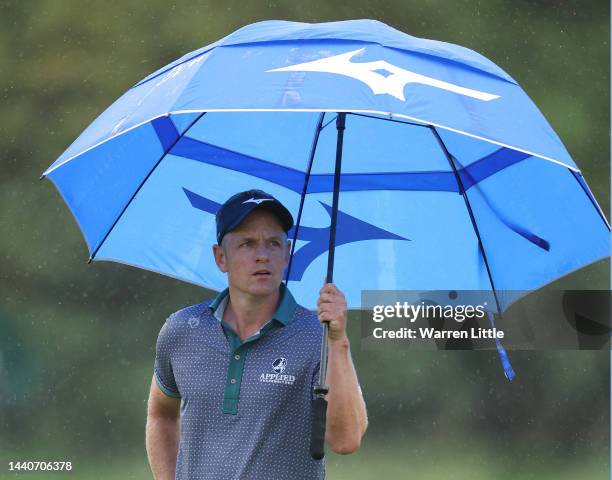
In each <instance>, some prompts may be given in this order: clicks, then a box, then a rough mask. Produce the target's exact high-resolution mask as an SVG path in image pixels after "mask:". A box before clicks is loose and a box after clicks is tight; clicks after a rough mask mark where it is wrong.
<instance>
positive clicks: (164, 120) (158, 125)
mask: <svg viewBox="0 0 612 480" xmlns="http://www.w3.org/2000/svg"><path fill="white" fill-rule="evenodd" d="M151 123H152V124H153V128H154V129H155V133H156V134H157V138H159V142H160V143H161V145H162V148H163V149H164V152H167V151H168V149H169V148H170V147H172V145H173V144H174V142H176V140H177V138H178V137H179V135H180V134H179V132H178V130H177V129H176V126H175V125H174V122H173V121H172V120H171V119H170V117H159V118H156V119H155V120H153V121H152V122H151Z"/></svg>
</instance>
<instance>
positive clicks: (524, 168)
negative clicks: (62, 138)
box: [43, 20, 610, 310]
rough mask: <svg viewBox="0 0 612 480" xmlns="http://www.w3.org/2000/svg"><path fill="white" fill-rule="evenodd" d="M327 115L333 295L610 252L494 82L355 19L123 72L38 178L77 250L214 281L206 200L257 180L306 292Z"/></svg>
mask: <svg viewBox="0 0 612 480" xmlns="http://www.w3.org/2000/svg"><path fill="white" fill-rule="evenodd" d="M338 112H347V115H346V119H345V120H346V129H345V131H344V142H343V148H344V152H343V156H342V175H341V180H340V191H341V193H340V199H339V209H338V213H337V215H338V217H337V231H336V246H337V249H336V251H335V278H334V281H335V282H336V283H337V284H338V285H339V286H340V287H341V289H342V290H343V291H344V292H345V294H346V296H347V300H348V303H349V307H351V308H358V307H359V306H360V301H361V297H360V295H361V291H362V290H436V289H455V290H459V289H460V290H471V289H473V290H487V289H491V288H494V289H496V290H498V291H502V290H504V291H507V290H522V291H527V290H532V289H535V288H538V287H540V286H542V285H544V284H547V283H549V282H551V281H552V280H554V279H556V278H558V277H560V276H563V275H565V274H566V273H569V272H571V271H573V270H575V269H577V268H580V267H582V266H584V265H586V264H588V263H591V262H594V261H596V260H599V259H601V258H603V257H606V256H608V255H609V252H610V229H609V225H608V223H607V220H606V218H605V217H604V215H603V213H602V211H601V209H600V208H599V206H598V205H597V202H596V200H595V199H594V197H593V196H592V194H591V192H590V190H589V188H588V186H587V185H586V183H585V182H584V180H583V178H582V176H581V174H580V171H579V169H578V167H577V166H576V164H575V163H574V162H573V161H572V159H571V157H570V155H569V154H568V152H567V151H566V149H565V148H564V146H563V144H562V142H561V141H560V140H559V138H558V137H557V135H556V134H555V132H554V131H553V130H552V128H551V127H550V126H549V124H548V123H547V121H546V120H545V118H544V117H543V116H542V114H541V113H540V112H539V110H538V109H537V107H536V106H535V105H534V104H533V102H532V101H531V100H530V99H529V97H528V96H527V95H526V94H525V92H524V91H523V90H522V89H521V87H520V86H519V85H518V84H517V82H516V81H515V80H514V79H513V78H512V77H510V76H509V75H508V74H507V73H505V72H504V71H503V70H502V69H500V68H499V67H498V66H496V65H495V64H494V63H492V62H491V61H489V60H487V59H486V58H484V57H483V56H481V55H479V54H477V53H475V52H473V51H471V50H469V49H466V48H463V47H459V46H456V45H451V44H448V43H443V42H438V41H432V40H424V39H419V38H415V37H412V36H410V35H407V34H404V33H402V32H399V31H397V30H395V29H393V28H391V27H389V26H387V25H385V24H383V23H380V22H376V21H372V20H352V21H344V22H333V23H323V24H304V23H294V22H283V21H266V22H260V23H256V24H253V25H249V26H246V27H244V28H242V29H240V30H238V31H236V32H234V33H232V34H230V35H228V36H227V37H225V38H223V39H221V40H219V41H218V42H216V43H214V44H211V45H208V46H206V47H203V48H201V49H199V50H196V51H194V52H192V53H189V54H187V55H185V56H184V57H182V58H180V59H178V60H177V61H175V62H173V63H171V64H170V65H168V66H167V67H164V68H162V69H160V70H159V71H157V72H155V73H153V74H151V75H150V76H148V77H147V78H145V79H144V80H142V81H141V82H139V83H137V84H136V85H134V86H133V87H132V88H131V89H130V90H128V91H127V92H126V93H125V94H124V95H123V96H122V97H121V98H119V99H118V100H117V101H116V102H115V103H114V104H113V105H111V106H110V107H109V108H108V109H107V110H106V111H105V112H104V113H103V114H102V115H100V116H99V117H98V118H97V119H96V120H95V121H94V122H93V123H92V124H91V125H90V126H89V127H88V128H87V129H86V130H85V131H84V132H83V133H82V134H81V136H80V137H79V138H78V139H77V140H76V141H75V142H74V143H73V144H72V145H71V146H70V147H69V148H68V149H67V150H66V151H65V152H64V153H63V154H62V155H61V156H60V157H59V158H58V159H57V161H56V162H54V163H53V165H51V166H50V167H49V168H48V169H47V170H46V171H45V173H44V174H43V175H44V176H46V177H49V178H50V179H51V180H52V181H53V183H54V184H55V186H56V187H57V188H58V190H59V191H60V193H61V194H62V196H63V198H64V200H65V201H66V203H67V204H68V206H69V207H70V209H71V211H72V213H73V214H74V216H75V218H76V220H77V222H78V224H79V226H80V228H81V230H82V232H83V235H84V237H85V240H86V242H87V245H88V248H89V252H90V255H91V258H92V259H93V260H112V261H117V262H121V263H126V264H130V265H135V266H138V267H141V268H144V269H147V270H152V271H156V272H159V273H162V274H165V275H169V276H172V277H176V278H179V279H182V280H185V281H188V282H192V283H195V284H198V285H202V286H205V287H207V288H211V289H214V290H220V289H222V288H224V287H225V286H226V279H225V276H224V274H222V273H220V272H219V271H218V270H217V268H216V266H215V264H214V259H213V256H212V252H211V245H212V244H214V243H215V222H214V215H213V214H214V212H216V210H217V208H218V207H219V205H220V204H221V203H223V202H224V201H225V200H226V199H227V198H228V197H229V196H231V195H232V194H234V193H236V192H237V191H240V190H247V189H251V188H259V189H262V190H265V191H268V192H270V193H271V194H273V195H274V196H276V197H277V198H278V199H279V200H281V201H282V202H283V203H284V204H285V205H286V206H287V208H289V210H290V211H291V212H292V213H293V215H294V217H295V218H299V228H298V229H297V238H296V239H294V240H295V241H294V243H295V251H294V254H293V257H292V262H291V266H290V271H289V272H288V276H289V278H288V280H289V287H290V288H291V290H292V292H294V294H295V296H296V299H297V300H298V302H300V303H302V304H303V305H305V306H307V307H314V305H315V302H316V297H317V292H318V290H319V288H320V286H321V283H322V282H323V279H324V278H325V271H326V262H327V250H328V244H327V242H328V238H329V226H330V216H331V205H332V191H333V178H334V162H335V156H336V140H337V130H336V121H335V120H336V117H337V115H338ZM295 231H296V230H295V229H294V230H293V231H292V232H290V233H291V236H293V235H295ZM515 299H516V295H513V294H507V295H501V296H500V300H499V303H500V309H501V310H503V309H504V308H506V307H507V306H508V305H509V304H510V303H511V302H512V301H513V300H515Z"/></svg>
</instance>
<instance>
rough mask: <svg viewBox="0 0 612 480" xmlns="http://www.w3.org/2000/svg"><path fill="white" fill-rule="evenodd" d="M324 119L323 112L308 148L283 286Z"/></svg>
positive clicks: (287, 280)
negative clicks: (308, 154)
mask: <svg viewBox="0 0 612 480" xmlns="http://www.w3.org/2000/svg"><path fill="white" fill-rule="evenodd" d="M324 118H325V112H321V114H320V116H319V121H318V122H317V129H316V131H315V135H314V138H313V140H312V146H311V147H310V158H309V159H308V167H307V169H306V175H305V177H304V186H303V187H302V195H301V197H300V208H299V209H298V215H297V219H296V224H295V231H294V232H293V242H291V254H290V255H289V265H287V275H286V276H285V284H287V283H288V282H289V275H290V273H291V263H292V261H293V253H294V252H295V244H296V241H297V239H298V231H299V229H300V221H301V219H302V210H303V209H304V201H305V199H306V190H307V189H308V182H309V181H310V172H311V171H312V163H313V161H314V156H315V151H316V149H317V144H318V143H319V134H320V133H321V130H323V128H325V127H324V126H323V119H324Z"/></svg>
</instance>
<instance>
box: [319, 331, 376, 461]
mask: <svg viewBox="0 0 612 480" xmlns="http://www.w3.org/2000/svg"><path fill="white" fill-rule="evenodd" d="M326 383H327V385H329V393H328V395H327V402H328V405H327V422H326V434H325V440H326V442H327V443H328V444H329V446H330V447H331V448H332V450H334V451H335V452H336V453H352V452H354V451H355V450H357V449H358V448H359V446H360V444H361V437H362V436H363V434H364V433H365V430H366V428H367V416H366V408H365V402H364V400H363V397H362V395H361V390H360V388H359V382H358V380H357V373H356V372H355V367H354V366H353V361H352V359H351V352H350V345H349V341H348V339H347V338H346V337H343V338H341V339H338V340H331V339H330V341H329V350H328V369H327V377H326Z"/></svg>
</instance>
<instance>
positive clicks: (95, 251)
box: [87, 112, 206, 263]
mask: <svg viewBox="0 0 612 480" xmlns="http://www.w3.org/2000/svg"><path fill="white" fill-rule="evenodd" d="M205 113H206V112H202V113H201V114H200V115H198V117H197V118H196V119H195V120H193V121H192V122H191V123H190V124H189V126H188V127H187V128H186V129H185V130H184V131H183V133H181V134H179V135H178V136H177V137H176V138H175V139H174V141H173V142H172V143H171V144H170V146H169V147H168V148H167V149H164V153H163V154H162V156H161V157H160V158H159V160H158V161H157V162H156V163H155V165H153V168H151V170H150V171H149V173H148V174H147V175H146V177H145V178H144V179H143V180H142V182H140V185H138V188H137V189H136V190H135V191H134V193H133V194H132V196H131V197H130V199H129V201H128V202H127V203H126V204H125V205H124V207H123V209H122V210H121V212H120V213H119V215H117V218H115V221H114V222H113V224H112V226H111V227H110V228H109V229H108V231H107V232H106V235H104V238H103V239H102V241H101V242H100V243H99V244H98V246H97V247H96V248H95V250H94V251H93V253H92V254H91V256H90V257H89V260H87V263H91V262H92V261H93V260H94V258H95V256H96V254H97V253H98V251H99V250H100V248H101V247H102V245H104V242H105V241H106V239H107V238H108V236H109V235H110V234H111V232H112V231H113V229H114V228H115V225H117V223H118V222H119V220H120V219H121V217H122V216H123V214H124V213H125V211H126V210H127V209H128V207H129V206H130V205H131V204H132V200H134V198H135V197H136V195H138V192H140V189H141V188H142V186H143V185H144V184H145V183H146V181H147V180H148V179H149V177H150V176H151V175H152V174H153V172H154V171H155V169H156V168H157V166H158V165H159V164H160V163H161V162H162V160H163V159H164V158H166V155H168V153H169V152H170V150H172V148H173V147H174V146H175V145H176V143H177V142H178V141H179V140H180V139H181V138H183V136H184V135H185V134H186V133H187V132H188V131H189V129H190V128H191V127H193V126H194V125H195V124H196V123H197V122H198V121H199V120H200V118H202V117H203V116H204V114H205Z"/></svg>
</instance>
